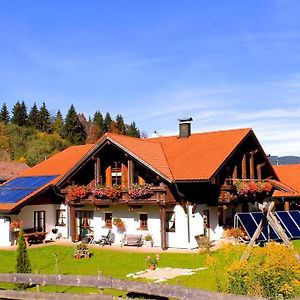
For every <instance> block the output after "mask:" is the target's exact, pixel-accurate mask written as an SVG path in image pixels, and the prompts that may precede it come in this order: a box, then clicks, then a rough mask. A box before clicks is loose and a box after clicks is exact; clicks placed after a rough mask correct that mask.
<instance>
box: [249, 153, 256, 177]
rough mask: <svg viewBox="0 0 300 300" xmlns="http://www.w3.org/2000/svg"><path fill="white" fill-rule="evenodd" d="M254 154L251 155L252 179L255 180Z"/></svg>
mask: <svg viewBox="0 0 300 300" xmlns="http://www.w3.org/2000/svg"><path fill="white" fill-rule="evenodd" d="M254 168H255V166H254V152H251V153H250V179H254V178H255V171H254Z"/></svg>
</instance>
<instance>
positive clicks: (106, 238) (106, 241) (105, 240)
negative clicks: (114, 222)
mask: <svg viewBox="0 0 300 300" xmlns="http://www.w3.org/2000/svg"><path fill="white" fill-rule="evenodd" d="M114 241H115V235H114V233H113V232H112V231H111V229H110V230H109V231H108V233H107V235H103V236H102V237H101V238H100V240H99V242H98V243H99V244H100V245H102V246H104V245H110V246H111V244H112V243H113V242H114Z"/></svg>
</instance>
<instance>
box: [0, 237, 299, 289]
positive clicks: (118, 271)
mask: <svg viewBox="0 0 300 300" xmlns="http://www.w3.org/2000/svg"><path fill="white" fill-rule="evenodd" d="M293 243H294V246H295V248H296V249H297V251H298V253H300V240H298V241H294V242H293ZM73 250H74V248H73V247H71V246H54V245H48V246H46V247H39V248H29V250H28V252H29V257H30V261H31V267H32V272H33V273H40V274H53V273H56V266H55V261H56V257H57V260H58V264H57V265H58V273H60V274H81V275H84V274H86V275H94V274H99V273H100V274H103V275H109V276H112V277H116V278H122V279H125V278H126V275H127V274H128V273H135V272H138V271H141V270H144V269H145V268H146V267H147V266H146V261H145V260H146V256H147V255H148V254H149V255H151V253H141V252H140V253H139V252H124V251H113V250H107V249H103V248H101V247H99V248H93V249H91V252H92V253H93V256H92V257H91V258H90V259H81V260H77V259H74V258H73V256H72V254H73ZM241 251H242V250H241V249H239V250H238V249H237V251H236V252H234V253H232V252H231V253H226V251H225V250H219V251H217V252H214V253H212V258H213V259H214V258H217V259H218V260H219V262H221V263H218V264H217V265H216V266H215V267H214V268H208V269H206V270H203V271H198V272H196V274H195V275H192V276H181V277H177V278H174V279H171V280H169V281H168V283H170V284H180V285H184V286H187V287H194V288H199V289H206V290H216V288H217V287H216V274H217V275H219V276H220V275H221V277H222V275H224V274H225V272H226V263H225V261H227V262H228V260H234V259H235V258H236V259H239V257H240V255H241ZM152 255H153V254H152ZM206 259H207V255H206V254H205V253H167V252H164V253H161V254H160V261H159V267H182V268H199V267H203V266H204V264H205V261H206ZM0 261H1V264H0V273H11V272H14V269H15V261H16V251H4V250H1V251H0ZM223 262H224V263H223ZM1 287H3V288H4V287H8V285H4V284H2V285H1ZM84 290H85V291H92V289H84ZM84 290H83V289H80V291H81V292H83V291H84ZM42 291H69V292H78V288H62V287H60V288H56V287H42Z"/></svg>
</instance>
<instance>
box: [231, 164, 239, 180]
mask: <svg viewBox="0 0 300 300" xmlns="http://www.w3.org/2000/svg"><path fill="white" fill-rule="evenodd" d="M237 177H238V172H237V165H235V166H234V169H233V173H232V178H233V179H237Z"/></svg>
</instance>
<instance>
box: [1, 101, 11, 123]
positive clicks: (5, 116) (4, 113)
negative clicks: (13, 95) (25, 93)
mask: <svg viewBox="0 0 300 300" xmlns="http://www.w3.org/2000/svg"><path fill="white" fill-rule="evenodd" d="M9 120H10V118H9V112H8V109H7V106H6V104H5V103H3V105H2V107H1V111H0V121H1V122H3V123H4V124H5V125H6V124H7V123H9Z"/></svg>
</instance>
